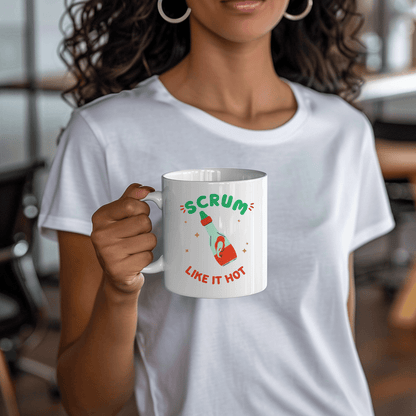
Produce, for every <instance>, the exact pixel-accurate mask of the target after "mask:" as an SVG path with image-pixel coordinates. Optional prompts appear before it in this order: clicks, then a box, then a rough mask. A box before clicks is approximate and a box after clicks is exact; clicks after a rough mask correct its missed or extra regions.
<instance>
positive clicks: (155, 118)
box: [39, 75, 395, 416]
mask: <svg viewBox="0 0 416 416" xmlns="http://www.w3.org/2000/svg"><path fill="white" fill-rule="evenodd" d="M285 82H287V83H288V84H289V86H290V87H291V88H292V90H293V92H294V94H295V97H296V100H297V103H298V110H297V112H296V114H295V115H294V117H293V118H292V119H291V120H289V121H288V122H287V123H286V124H284V125H283V126H281V127H278V128H275V129H271V130H261V131H259V130H248V129H243V128H240V127H237V126H234V125H231V124H228V123H226V122H224V121H221V120H219V119H217V118H215V117H213V116H211V115H210V114H208V113H206V112H204V111H202V110H200V109H198V108H196V107H193V106H191V105H189V104H186V103H183V102H181V101H179V100H177V99H176V98H175V97H173V96H172V95H171V94H170V93H169V91H168V90H167V89H166V88H165V87H164V85H163V84H162V82H161V81H160V80H159V77H158V76H157V75H154V76H152V77H150V78H149V79H147V80H145V81H143V82H141V83H140V84H139V85H138V86H137V87H136V88H135V89H133V90H131V91H123V92H120V93H118V94H111V95H108V96H105V97H101V98H99V99H97V100H95V101H93V102H91V103H89V104H87V105H85V106H83V107H81V108H79V109H76V110H75V111H74V112H73V114H72V117H71V120H70V122H69V125H68V126H67V128H66V130H65V132H64V133H63V135H62V137H61V139H60V143H59V146H58V149H57V154H56V157H55V160H54V163H53V165H52V168H51V172H50V175H49V180H48V183H47V186H46V190H45V193H44V198H43V202H42V209H41V213H40V217H39V227H40V230H41V233H42V234H43V235H44V236H48V237H50V238H54V239H56V231H55V230H66V231H71V232H75V233H81V234H85V235H90V233H91V230H92V226H91V216H92V214H93V213H94V212H95V211H96V210H97V209H98V208H99V207H101V206H102V205H104V204H107V203H108V202H110V201H113V200H116V199H118V198H120V196H121V195H122V194H123V192H124V190H125V189H126V188H127V186H128V185H129V184H131V183H133V182H139V183H142V184H146V185H150V186H153V187H154V188H155V189H160V187H161V180H160V177H161V175H162V174H163V173H166V172H169V171H175V170H182V169H188V168H204V167H240V168H247V169H255V170H260V171H264V172H266V173H267V175H268V188H269V191H268V192H269V194H268V198H269V199H268V209H269V212H268V218H269V228H268V247H269V248H268V254H269V255H268V271H269V272H268V273H269V274H268V287H267V288H266V290H264V291H263V292H261V293H258V294H255V295H251V296H247V297H242V298H232V299H195V298H189V297H185V296H180V295H176V294H173V293H170V292H169V291H167V290H166V289H165V288H164V286H163V275H162V274H157V275H148V276H147V278H146V283H145V285H144V287H143V289H142V292H141V294H140V297H139V307H138V308H139V309H138V322H137V337H136V340H137V347H138V348H137V351H136V364H135V365H136V381H135V382H136V384H135V394H136V399H137V403H138V408H139V413H140V415H143V416H176V415H181V416H199V415H200V416H225V415H226V416H254V415H262V416H276V415H279V416H323V415H327V416H371V415H374V413H373V409H372V403H371V397H370V394H369V389H368V384H367V381H366V378H365V375H364V372H363V369H362V366H361V363H360V360H359V357H358V354H357V350H356V346H355V343H354V339H353V336H352V333H351V327H350V323H349V320H348V313H347V298H348V292H349V273H348V256H349V253H350V252H352V251H354V250H355V249H357V248H358V247H359V246H361V245H363V244H365V243H367V242H369V241H370V240H373V239H375V238H377V237H380V236H381V235H383V234H385V233H387V232H389V231H390V230H392V229H393V228H394V225H395V224H394V221H393V217H392V214H391V211H390V205H389V202H388V198H387V194H386V190H385V186H384V182H383V178H382V174H381V171H380V166H379V164H378V160H377V155H376V151H375V145H374V136H373V132H372V128H371V124H370V123H369V121H368V119H367V118H366V117H365V116H364V115H363V114H362V113H361V112H359V111H358V110H356V109H354V108H353V107H352V106H350V105H349V104H347V103H346V102H345V101H343V100H342V99H341V98H339V97H337V96H334V95H330V94H323V93H319V92H316V91H314V90H312V89H310V88H307V87H305V86H302V85H300V84H297V83H294V82H289V81H287V80H285ZM150 206H151V214H150V217H151V219H152V222H153V225H154V232H155V234H156V235H157V236H158V238H159V243H158V247H157V248H156V249H155V258H157V257H158V256H159V254H160V247H161V233H160V230H161V213H160V211H159V209H158V208H156V207H154V206H152V204H150ZM103 342H105V340H103Z"/></svg>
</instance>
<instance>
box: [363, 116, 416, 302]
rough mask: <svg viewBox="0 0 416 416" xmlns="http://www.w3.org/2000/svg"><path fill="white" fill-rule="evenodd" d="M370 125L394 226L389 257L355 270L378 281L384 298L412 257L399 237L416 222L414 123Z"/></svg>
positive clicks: (392, 290)
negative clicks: (408, 224)
mask: <svg viewBox="0 0 416 416" xmlns="http://www.w3.org/2000/svg"><path fill="white" fill-rule="evenodd" d="M373 128H374V135H375V137H376V143H377V141H378V143H379V147H378V155H379V161H380V166H381V169H382V171H383V176H384V180H385V184H386V190H387V194H388V196H389V200H390V205H391V210H392V213H393V217H394V220H395V222H396V227H395V229H394V230H393V231H391V232H390V233H389V234H388V236H387V237H388V242H389V247H388V253H389V256H388V258H387V259H385V260H384V261H382V262H379V263H377V264H373V265H371V266H369V267H368V268H367V269H363V270H357V274H358V276H361V277H363V276H365V277H366V278H367V280H368V279H369V280H372V281H375V280H376V281H378V282H380V283H381V285H382V287H383V289H384V292H385V295H386V297H387V298H388V299H389V300H392V299H393V298H394V297H395V296H396V294H397V292H398V291H399V290H400V288H401V286H402V285H403V278H402V275H403V273H400V270H406V271H407V270H408V269H409V267H410V266H411V263H412V256H411V254H410V253H409V250H408V248H406V247H403V246H402V244H401V238H400V236H401V232H402V230H403V227H404V226H406V224H407V223H409V222H415V221H416V215H415V214H416V213H415V205H416V201H415V192H416V189H415V186H416V124H406V123H397V122H387V121H382V120H376V121H375V122H374V123H373ZM380 139H381V140H382V141H383V152H381V151H380V149H381V147H380V141H381V140H380ZM386 143H388V147H389V148H387V147H386V146H385V144H386ZM413 267H416V263H415V265H414V266H413ZM386 271H388V272H389V274H388V275H389V279H388V280H386V279H383V278H382V277H381V276H382V275H384V274H385V272H386ZM415 283H416V282H415ZM415 302H416V299H415Z"/></svg>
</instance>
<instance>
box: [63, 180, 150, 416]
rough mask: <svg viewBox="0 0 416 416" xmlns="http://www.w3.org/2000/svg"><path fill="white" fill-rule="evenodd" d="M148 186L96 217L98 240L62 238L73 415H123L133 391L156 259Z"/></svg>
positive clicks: (132, 189) (66, 383)
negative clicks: (146, 286) (142, 315)
mask: <svg viewBox="0 0 416 416" xmlns="http://www.w3.org/2000/svg"><path fill="white" fill-rule="evenodd" d="M152 190H154V189H153V188H149V187H142V186H141V185H139V184H132V185H130V186H129V187H128V188H127V190H126V191H125V193H124V194H123V196H122V197H121V198H120V199H119V200H117V201H114V202H111V203H109V204H107V205H104V206H103V207H101V208H100V209H99V210H97V211H96V212H95V213H94V215H93V217H92V224H93V231H92V234H91V237H88V236H84V235H80V234H74V233H68V232H61V231H60V232H59V233H58V238H59V251H60V293H61V320H62V329H61V339H60V345H59V352H58V368H57V376H58V384H59V387H60V390H61V393H62V404H63V405H64V407H65V410H66V411H67V412H68V414H69V415H70V416H72V415H74V416H75V415H76V416H84V415H100V416H107V415H108V416H110V415H116V414H117V413H118V411H119V410H120V409H121V408H122V407H123V405H124V404H125V402H126V401H127V400H128V399H129V398H130V396H131V395H132V393H133V388H134V340H135V335H136V328H137V302H138V298H139V294H140V290H141V287H142V285H143V283H144V278H143V275H142V274H141V273H140V271H141V270H142V269H143V267H145V266H147V265H148V264H149V263H150V262H151V261H152V259H153V255H152V250H153V248H154V247H155V246H156V237H155V236H154V235H153V234H152V233H151V232H150V231H151V229H152V224H151V221H150V219H149V217H148V214H149V206H148V205H147V204H146V203H145V202H142V201H140V199H141V198H144V197H145V196H146V195H147V194H148V193H149V191H152Z"/></svg>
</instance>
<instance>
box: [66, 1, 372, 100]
mask: <svg viewBox="0 0 416 416" xmlns="http://www.w3.org/2000/svg"><path fill="white" fill-rule="evenodd" d="M305 4H306V0H292V1H291V3H290V5H289V8H288V10H287V12H288V13H291V14H299V13H301V12H302V11H303V10H304V9H305ZM65 7H66V11H65V13H64V14H63V16H62V18H61V22H60V28H61V31H62V33H63V35H64V38H63V40H62V42H61V44H60V52H59V54H60V56H61V59H62V60H63V61H64V63H65V64H66V66H67V67H68V69H69V71H70V72H71V73H72V74H73V75H74V76H75V78H76V80H77V82H76V84H74V86H72V87H71V88H69V89H67V90H66V91H64V92H63V93H62V97H63V98H64V99H65V100H66V95H68V94H71V95H72V97H73V99H74V100H75V103H76V105H77V106H82V105H84V104H86V103H88V102H90V101H92V100H94V99H96V98H98V97H101V96H103V95H106V94H109V93H115V92H120V91H122V90H125V89H132V88H134V87H135V86H136V85H137V84H138V83H139V82H141V81H143V80H145V79H147V78H149V77H150V76H152V75H154V74H159V75H160V74H162V73H163V72H166V71H167V70H168V69H170V68H172V67H173V66H175V65H177V64H178V63H179V62H180V61H181V60H182V59H183V58H184V57H185V56H186V55H187V54H188V53H189V50H190V28H189V19H186V20H185V21H184V22H182V23H179V24H171V23H168V22H166V21H165V20H164V19H163V18H162V17H161V16H160V14H159V12H158V10H157V0H134V1H133V0H82V1H77V0H74V1H72V3H71V4H70V5H68V0H65ZM163 9H164V11H165V13H166V14H167V15H168V16H175V17H176V16H182V15H183V14H184V13H185V12H186V10H187V5H186V3H185V1H178V0H164V2H163ZM67 16H68V17H69V18H70V21H71V24H70V32H69V33H65V30H64V28H63V21H64V19H65V17H67ZM363 21H364V18H363V16H362V15H361V14H360V13H357V5H356V0H315V2H314V5H313V7H312V10H311V12H310V13H309V15H308V16H306V17H305V18H304V19H302V20H300V21H290V20H287V19H285V18H283V19H282V20H281V21H280V22H279V24H278V25H277V26H276V27H275V28H274V29H273V31H272V40H271V48H272V58H273V64H274V68H275V70H276V73H277V75H279V76H281V77H283V78H286V79H288V80H291V81H294V82H298V83H300V84H303V85H305V86H308V87H310V88H313V89H315V90H317V91H320V92H325V93H331V94H337V95H340V96H341V97H343V98H344V99H345V100H347V101H349V102H352V100H353V99H354V98H355V97H356V96H357V95H359V93H360V89H361V85H362V83H363V80H362V78H361V77H360V76H359V74H358V73H357V72H356V70H355V68H356V63H357V62H359V59H360V57H361V56H363V54H364V52H363V51H364V45H362V44H361V42H360V41H359V40H358V37H357V33H358V32H359V30H360V29H361V26H362V24H363ZM288 40H290V41H288ZM66 101H68V100H66ZM70 105H72V104H70Z"/></svg>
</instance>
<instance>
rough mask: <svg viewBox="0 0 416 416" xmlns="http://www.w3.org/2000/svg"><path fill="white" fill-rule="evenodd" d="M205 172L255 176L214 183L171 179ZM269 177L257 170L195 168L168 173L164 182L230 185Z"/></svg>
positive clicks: (212, 181) (164, 177) (164, 176)
mask: <svg viewBox="0 0 416 416" xmlns="http://www.w3.org/2000/svg"><path fill="white" fill-rule="evenodd" d="M203 171H207V172H209V171H223V172H234V173H237V172H238V171H240V172H241V173H242V174H243V172H248V173H249V174H252V175H254V177H252V178H247V179H241V178H240V179H228V180H220V181H214V180H208V181H206V180H190V179H182V178H174V177H169V175H175V174H176V175H179V174H185V173H187V172H189V173H191V172H203ZM266 177H267V173H265V172H262V171H260V170H255V169H243V168H195V169H182V170H176V171H171V172H166V173H164V174H163V175H162V179H163V180H167V181H172V182H190V183H191V182H200V183H215V184H217V183H228V182H249V181H257V180H260V179H264V178H266Z"/></svg>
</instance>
